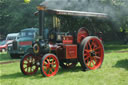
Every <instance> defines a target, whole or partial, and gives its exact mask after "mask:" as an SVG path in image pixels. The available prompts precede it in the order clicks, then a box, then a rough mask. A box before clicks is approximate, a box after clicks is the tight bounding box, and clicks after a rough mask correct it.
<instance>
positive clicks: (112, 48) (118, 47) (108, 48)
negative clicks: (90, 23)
mask: <svg viewBox="0 0 128 85" xmlns="http://www.w3.org/2000/svg"><path fill="white" fill-rule="evenodd" d="M104 49H105V52H116V51H117V52H118V51H128V44H126V45H124V44H119V43H114V44H111V43H107V44H104Z"/></svg>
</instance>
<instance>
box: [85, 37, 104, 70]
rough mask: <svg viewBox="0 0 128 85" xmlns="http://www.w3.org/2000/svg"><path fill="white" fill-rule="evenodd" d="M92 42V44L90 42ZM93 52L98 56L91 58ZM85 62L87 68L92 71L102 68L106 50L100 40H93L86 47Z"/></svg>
mask: <svg viewBox="0 0 128 85" xmlns="http://www.w3.org/2000/svg"><path fill="white" fill-rule="evenodd" d="M90 41H91V42H90ZM91 52H94V53H95V54H96V55H95V56H91V54H90V53H91ZM83 56H84V60H85V64H86V66H87V67H88V68H89V69H91V70H94V69H97V68H99V67H100V66H101V64H102V62H103V58H104V49H103V46H102V44H101V42H100V40H98V39H96V38H92V39H90V40H89V41H88V43H87V44H86V45H85V47H84V54H83Z"/></svg>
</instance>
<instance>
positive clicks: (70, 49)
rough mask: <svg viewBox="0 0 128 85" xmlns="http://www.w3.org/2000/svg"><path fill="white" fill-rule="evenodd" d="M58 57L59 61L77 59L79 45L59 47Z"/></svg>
mask: <svg viewBox="0 0 128 85" xmlns="http://www.w3.org/2000/svg"><path fill="white" fill-rule="evenodd" d="M56 55H57V56H58V58H59V59H75V58H77V45H75V44H72V45H61V46H58V47H57V50H56Z"/></svg>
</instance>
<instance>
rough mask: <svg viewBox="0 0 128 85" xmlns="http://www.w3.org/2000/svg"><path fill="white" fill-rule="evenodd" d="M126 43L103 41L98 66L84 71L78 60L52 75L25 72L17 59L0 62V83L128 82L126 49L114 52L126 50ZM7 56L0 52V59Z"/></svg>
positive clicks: (112, 84)
mask: <svg viewBox="0 0 128 85" xmlns="http://www.w3.org/2000/svg"><path fill="white" fill-rule="evenodd" d="M117 46H118V47H117ZM114 47H117V48H116V49H114ZM126 47H127V45H119V44H115V45H112V44H105V49H107V50H105V57H104V62H103V64H102V67H101V68H100V69H97V70H90V71H86V72H83V71H81V67H80V64H78V65H77V67H76V68H73V69H67V70H63V69H62V68H59V72H58V73H57V75H55V76H53V77H43V76H42V74H41V72H40V70H39V71H38V72H37V74H35V75H32V76H25V75H23V74H22V73H21V71H20V62H15V63H10V64H1V65H0V85H128V53H127V52H126V53H117V51H128V48H126ZM107 52H111V53H107ZM9 60H11V58H10V56H9V55H8V54H6V53H2V54H0V62H5V61H9Z"/></svg>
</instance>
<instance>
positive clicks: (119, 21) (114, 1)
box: [0, 0, 128, 36]
mask: <svg viewBox="0 0 128 85" xmlns="http://www.w3.org/2000/svg"><path fill="white" fill-rule="evenodd" d="M42 1H44V0H31V2H30V3H29V4H26V3H24V0H0V35H6V34H8V33H11V32H19V31H20V30H21V29H24V28H28V27H38V17H35V16H34V12H35V11H37V10H36V6H37V5H39V4H40V3H41V2H42ZM45 1H47V0H45ZM49 1H50V0H49ZM79 1H81V0H79ZM86 1H88V2H89V3H88V4H87V3H85V4H84V3H83V4H84V5H87V6H89V7H91V6H93V4H91V3H93V2H94V0H86ZM95 1H98V2H97V3H100V4H102V7H98V5H97V8H95V9H97V10H96V11H98V9H102V10H100V11H99V12H105V13H107V14H108V15H110V18H109V20H111V21H112V22H114V23H115V22H116V24H113V23H111V24H110V23H109V21H104V20H97V19H93V18H79V19H77V18H76V17H68V16H65V17H60V18H61V21H62V22H61V24H62V25H61V28H62V30H63V31H67V30H68V31H72V30H77V29H78V28H80V27H82V26H85V27H86V28H88V29H89V31H90V32H92V34H93V33H94V32H97V31H102V32H103V33H105V34H106V35H109V33H110V32H111V33H112V34H113V33H114V34H115V36H117V34H116V32H119V31H120V28H121V29H125V30H126V31H128V0H95ZM89 4H91V5H89ZM57 6H58V5H57V4H56V7H57ZM75 6H76V5H74V6H72V7H71V6H70V7H67V6H65V7H67V8H65V9H70V10H72V9H73V8H77V7H75ZM80 9H82V8H79V9H78V10H80ZM93 10H94V9H93ZM85 11H88V10H85ZM94 11H95V10H94ZM66 19H67V20H66ZM92 21H93V22H92ZM63 23H66V25H64V24H63ZM47 24H48V23H47ZM108 24H109V25H108Z"/></svg>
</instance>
